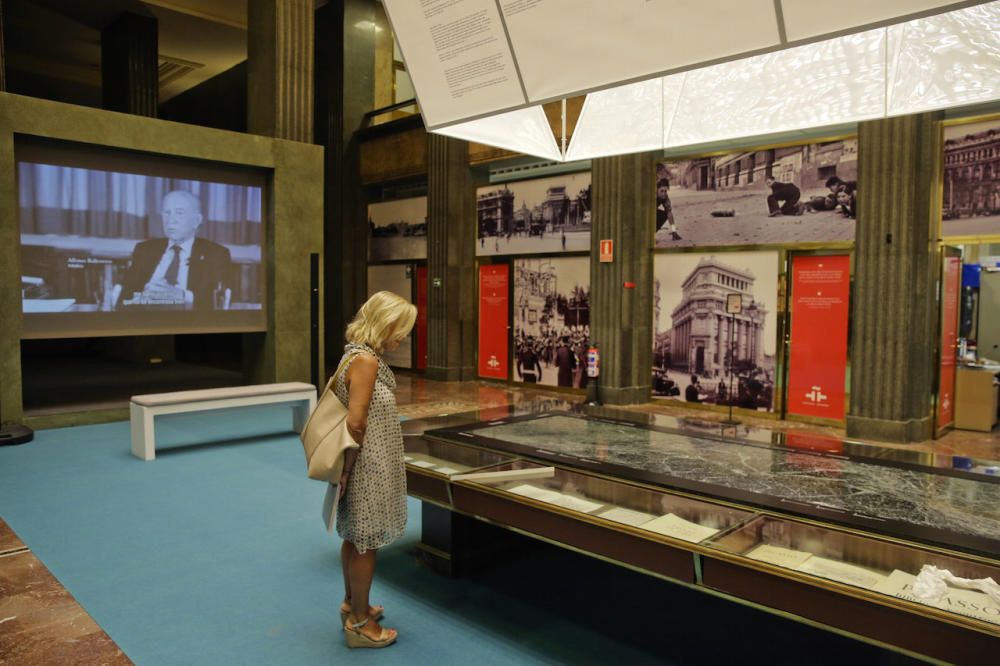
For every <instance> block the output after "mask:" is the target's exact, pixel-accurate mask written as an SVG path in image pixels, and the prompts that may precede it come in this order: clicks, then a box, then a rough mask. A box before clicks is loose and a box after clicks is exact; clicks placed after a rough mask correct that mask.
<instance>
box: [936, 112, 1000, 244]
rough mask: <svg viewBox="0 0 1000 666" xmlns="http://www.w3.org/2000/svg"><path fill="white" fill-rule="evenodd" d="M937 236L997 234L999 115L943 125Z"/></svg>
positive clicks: (999, 230) (999, 229)
mask: <svg viewBox="0 0 1000 666" xmlns="http://www.w3.org/2000/svg"><path fill="white" fill-rule="evenodd" d="M943 171H944V189H943V192H942V198H941V237H942V238H955V237H961V236H1000V118H995V119H993V120H987V121H984V122H977V123H967V124H962V125H950V126H946V127H945V128H944V164H943Z"/></svg>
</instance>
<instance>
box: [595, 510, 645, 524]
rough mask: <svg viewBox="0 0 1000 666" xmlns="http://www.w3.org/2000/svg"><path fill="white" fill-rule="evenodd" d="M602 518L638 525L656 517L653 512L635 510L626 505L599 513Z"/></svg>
mask: <svg viewBox="0 0 1000 666" xmlns="http://www.w3.org/2000/svg"><path fill="white" fill-rule="evenodd" d="M598 516H600V517H601V518H605V519H607V520H613V521H615V522H616V523H624V524H625V525H633V526H638V525H642V524H643V523H648V522H649V521H651V520H653V519H654V518H656V516H654V515H653V514H651V513H645V512H644V511H635V510H633V509H626V508H624V507H620V506H616V507H612V508H610V509H608V510H607V511H604V512H603V513H600V514H598Z"/></svg>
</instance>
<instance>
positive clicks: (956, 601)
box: [875, 569, 1000, 624]
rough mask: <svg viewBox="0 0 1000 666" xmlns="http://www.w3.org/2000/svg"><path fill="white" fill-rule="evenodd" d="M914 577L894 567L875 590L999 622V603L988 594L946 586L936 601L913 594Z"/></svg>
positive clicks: (959, 613)
mask: <svg viewBox="0 0 1000 666" xmlns="http://www.w3.org/2000/svg"><path fill="white" fill-rule="evenodd" d="M916 579H917V577H916V576H913V575H911V574H908V573H906V572H905V571H900V570H899V569H896V570H895V571H893V572H892V573H891V574H889V577H888V578H886V579H885V580H884V581H883V582H882V583H879V584H878V585H877V586H875V591H876V592H881V593H882V594H887V595H889V596H892V597H897V598H899V599H906V600H907V601H915V602H917V603H919V604H924V605H927V606H933V607H935V608H940V609H941V610H946V611H949V612H951V613H957V614H958V615H966V616H968V617H974V618H976V619H977V620H983V621H985V622H990V623H991V624H1000V604H998V603H997V602H996V601H993V600H992V599H991V598H990V597H989V596H988V595H986V594H983V593H982V592H974V591H972V590H958V589H955V588H948V593H947V594H946V595H945V596H944V597H942V598H941V599H939V600H937V601H930V600H927V599H921V598H920V597H917V596H915V595H914V594H913V582H914V581H915V580H916Z"/></svg>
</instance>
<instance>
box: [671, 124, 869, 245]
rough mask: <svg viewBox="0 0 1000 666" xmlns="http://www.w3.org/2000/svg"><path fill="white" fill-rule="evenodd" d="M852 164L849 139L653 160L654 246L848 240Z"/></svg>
mask: <svg viewBox="0 0 1000 666" xmlns="http://www.w3.org/2000/svg"><path fill="white" fill-rule="evenodd" d="M857 165H858V142H857V140H856V139H842V140H836V141H825V142H819V143H805V144H799V145H793V146H784V147H776V148H769V149H762V150H748V151H743V152H738V153H728V154H725V155H715V156H709V157H697V158H690V159H677V160H671V161H665V162H660V163H658V164H657V165H656V184H655V196H656V220H655V227H654V228H655V237H654V238H655V240H654V246H655V247H657V248H674V247H693V246H719V245H779V244H788V243H807V242H845V241H847V242H849V241H853V240H854V233H855V229H854V227H855V210H856V208H857V196H858V192H857V190H858V185H857V173H858V167H857Z"/></svg>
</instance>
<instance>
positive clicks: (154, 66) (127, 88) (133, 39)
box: [101, 13, 160, 118]
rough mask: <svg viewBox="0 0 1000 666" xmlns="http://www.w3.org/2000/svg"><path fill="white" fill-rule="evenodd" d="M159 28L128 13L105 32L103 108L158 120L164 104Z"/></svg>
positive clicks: (142, 17) (102, 41)
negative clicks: (160, 105) (162, 103)
mask: <svg viewBox="0 0 1000 666" xmlns="http://www.w3.org/2000/svg"><path fill="white" fill-rule="evenodd" d="M158 30H159V26H158V24H157V20H156V19H155V18H153V17H151V16H139V15H138V14H131V13H124V14H122V15H121V16H119V17H118V18H117V19H115V21H114V22H112V23H111V24H109V25H108V26H107V27H105V28H104V29H103V30H101V106H103V107H104V108H105V109H107V110H109V111H121V112H122V113H131V114H133V115H136V116H147V117H150V118H155V117H156V116H157V110H158V107H159V103H160V78H159V52H158V49H159V38H158Z"/></svg>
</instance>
